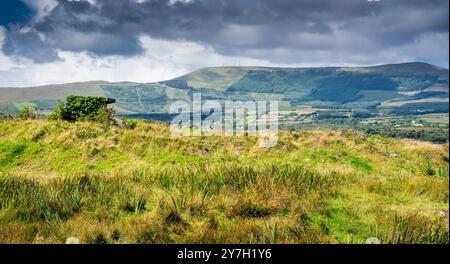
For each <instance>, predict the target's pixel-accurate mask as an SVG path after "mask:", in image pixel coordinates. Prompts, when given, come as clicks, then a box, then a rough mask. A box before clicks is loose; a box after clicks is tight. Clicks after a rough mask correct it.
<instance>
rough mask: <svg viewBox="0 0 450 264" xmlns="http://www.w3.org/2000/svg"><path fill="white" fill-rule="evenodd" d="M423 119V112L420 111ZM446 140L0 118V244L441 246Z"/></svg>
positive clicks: (345, 132)
mask: <svg viewBox="0 0 450 264" xmlns="http://www.w3.org/2000/svg"><path fill="white" fill-rule="evenodd" d="M430 118H431V117H430ZM448 150H449V146H448V143H446V144H433V143H429V142H421V141H414V140H407V139H392V138H385V137H381V136H376V135H375V136H368V135H366V134H364V133H361V132H356V131H353V130H345V129H341V130H336V129H321V130H307V131H306V130H295V131H290V132H288V131H283V132H280V134H279V141H278V144H277V145H276V147H274V148H270V149H262V148H259V147H258V144H257V139H256V138H253V137H245V136H242V137H228V138H225V137H183V138H173V137H171V136H170V131H169V128H168V126H167V125H165V124H163V123H159V122H144V121H139V122H138V125H137V127H136V128H134V129H120V128H115V127H113V128H109V129H106V128H104V127H102V126H101V125H100V124H97V123H90V122H75V123H69V122H64V121H47V120H26V121H22V120H4V121H0V243H64V242H65V241H66V239H67V238H68V237H77V238H79V239H80V241H81V243H365V241H366V240H367V238H369V237H377V238H378V239H379V240H380V241H381V243H448V239H449V233H448V208H449V180H448V176H449V164H448V162H449V156H448Z"/></svg>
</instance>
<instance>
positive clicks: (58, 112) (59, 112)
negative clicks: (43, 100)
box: [50, 100, 68, 120]
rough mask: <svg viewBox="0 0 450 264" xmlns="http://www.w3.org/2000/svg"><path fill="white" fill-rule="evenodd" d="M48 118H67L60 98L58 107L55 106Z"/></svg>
mask: <svg viewBox="0 0 450 264" xmlns="http://www.w3.org/2000/svg"><path fill="white" fill-rule="evenodd" d="M50 119H52V120H67V119H68V118H67V111H66V108H65V106H64V103H63V102H62V101H61V100H60V101H59V102H58V107H56V108H55V109H54V110H53V112H52V114H51V115H50Z"/></svg>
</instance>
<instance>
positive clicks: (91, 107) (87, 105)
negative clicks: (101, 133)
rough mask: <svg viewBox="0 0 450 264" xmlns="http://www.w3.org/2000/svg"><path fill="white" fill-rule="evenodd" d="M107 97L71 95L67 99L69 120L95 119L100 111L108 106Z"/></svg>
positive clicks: (66, 107) (67, 117) (66, 109)
mask: <svg viewBox="0 0 450 264" xmlns="http://www.w3.org/2000/svg"><path fill="white" fill-rule="evenodd" d="M106 101H107V98H105V97H100V96H76V95H71V96H68V97H67V99H66V106H65V111H66V113H67V116H66V119H67V120H68V121H81V120H85V121H95V119H96V118H97V114H98V111H99V110H100V109H101V108H105V107H106Z"/></svg>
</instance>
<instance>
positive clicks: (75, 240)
mask: <svg viewBox="0 0 450 264" xmlns="http://www.w3.org/2000/svg"><path fill="white" fill-rule="evenodd" d="M66 244H80V239H79V238H76V237H69V238H67V239H66Z"/></svg>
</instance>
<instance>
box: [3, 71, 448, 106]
mask: <svg viewBox="0 0 450 264" xmlns="http://www.w3.org/2000/svg"><path fill="white" fill-rule="evenodd" d="M193 93H201V94H202V98H203V99H205V100H206V99H214V100H219V101H221V100H241V101H245V100H279V101H280V108H281V109H285V110H295V109H299V108H302V107H320V108H346V109H365V110H369V111H377V112H384V113H396V114H417V113H436V112H438V113H448V109H449V107H448V101H449V71H448V69H445V68H442V67H438V66H435V65H431V64H427V63H421V62H411V63H401V64H387V65H378V66H371V67H321V68H319V67H314V68H313V67H310V68H274V67H209V68H201V69H198V70H196V71H193V72H191V73H188V74H186V75H183V76H180V77H177V78H175V79H171V80H166V81H160V82H155V83H134V82H117V83H111V82H106V81H91V82H80V83H70V84H58V85H46V86H38V87H27V88H0V111H3V112H4V111H18V110H19V109H20V108H21V107H23V106H25V105H35V106H37V107H38V108H39V109H42V110H51V109H52V108H53V107H55V106H56V104H57V103H58V100H64V99H65V98H66V96H68V95H94V96H107V97H110V98H114V99H116V106H115V107H116V110H117V111H118V112H119V113H122V114H156V113H167V112H168V110H169V107H170V105H171V104H172V103H173V102H174V101H177V100H184V101H190V100H191V98H192V94H193Z"/></svg>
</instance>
